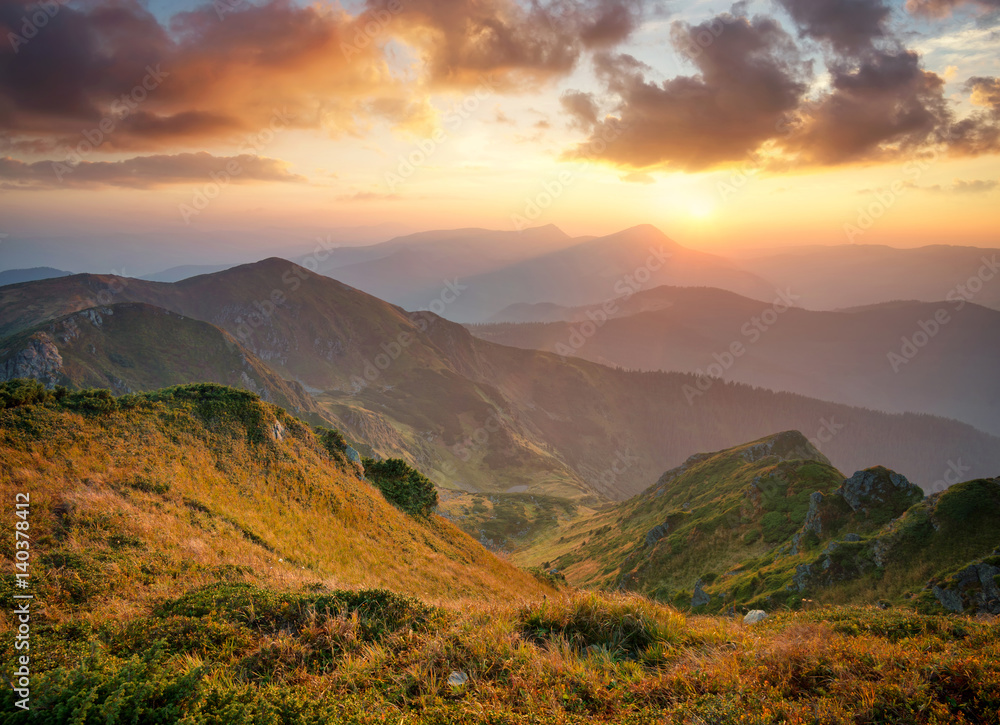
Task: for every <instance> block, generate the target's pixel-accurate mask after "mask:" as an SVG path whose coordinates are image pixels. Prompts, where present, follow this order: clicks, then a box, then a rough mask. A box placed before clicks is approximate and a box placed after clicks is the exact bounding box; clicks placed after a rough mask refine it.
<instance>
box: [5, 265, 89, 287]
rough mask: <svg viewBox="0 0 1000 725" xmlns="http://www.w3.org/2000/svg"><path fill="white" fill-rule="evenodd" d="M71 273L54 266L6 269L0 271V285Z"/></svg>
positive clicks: (65, 275) (66, 275) (63, 275)
mask: <svg viewBox="0 0 1000 725" xmlns="http://www.w3.org/2000/svg"><path fill="white" fill-rule="evenodd" d="M71 274H73V273H72V272H66V271H64V270H61V269H55V268H54V267H32V268H31V269H8V270H5V271H3V272H0V287H3V286H5V285H8V284H20V283H21V282H35V281H36V280H40V279H52V278H53V277H68V276H69V275H71Z"/></svg>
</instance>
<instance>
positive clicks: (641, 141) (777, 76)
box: [562, 0, 1000, 171]
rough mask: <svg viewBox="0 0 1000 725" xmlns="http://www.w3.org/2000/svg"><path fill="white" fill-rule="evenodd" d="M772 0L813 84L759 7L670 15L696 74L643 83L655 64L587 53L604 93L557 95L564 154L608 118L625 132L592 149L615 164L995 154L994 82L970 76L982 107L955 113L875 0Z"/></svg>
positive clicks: (595, 135)
mask: <svg viewBox="0 0 1000 725" xmlns="http://www.w3.org/2000/svg"><path fill="white" fill-rule="evenodd" d="M997 1H998V2H1000V0H997ZM779 2H780V4H781V5H782V6H783V7H784V8H785V9H786V10H787V11H788V13H789V15H790V16H791V18H792V19H793V21H794V22H795V24H796V27H797V28H798V30H799V35H800V36H801V37H805V38H809V39H811V40H814V41H817V42H820V43H822V44H823V46H824V48H825V51H826V52H825V53H824V60H825V64H826V71H827V75H828V77H829V82H828V83H824V84H823V85H818V84H817V82H816V81H817V79H816V77H815V75H814V73H813V68H812V64H811V62H810V61H807V60H805V56H803V55H802V51H801V49H800V48H799V47H798V45H797V44H796V42H795V40H794V39H793V38H792V37H791V36H789V35H788V34H787V33H785V31H784V30H782V28H781V26H780V25H778V24H777V22H776V21H775V20H773V19H772V18H768V17H763V16H754V17H753V18H752V19H748V18H746V17H741V16H738V15H732V14H723V15H719V16H717V17H715V18H714V19H712V20H710V21H708V22H706V23H702V24H700V25H695V26H691V25H686V24H683V23H674V24H673V26H672V33H671V40H672V42H673V45H674V47H675V48H676V49H677V50H678V51H679V52H681V53H682V54H684V55H685V56H687V58H688V59H689V60H690V61H691V62H692V63H693V64H694V65H695V66H696V69H697V71H698V72H697V74H696V75H690V76H683V75H682V76H677V77H674V78H672V79H669V80H667V81H664V82H661V83H655V82H652V81H650V80H648V78H649V77H650V76H652V75H653V74H654V73H655V71H653V69H651V68H649V67H648V66H645V65H643V64H641V63H639V62H638V61H636V60H635V59H634V58H631V57H630V56H626V55H621V54H619V55H612V54H607V53H604V54H597V55H596V56H595V67H596V70H597V76H598V79H599V80H600V81H602V83H603V85H604V87H605V90H606V92H607V95H609V96H611V97H614V98H617V102H616V103H614V105H611V106H610V107H609V108H608V110H607V112H606V113H603V114H602V110H601V109H600V108H598V107H597V103H596V100H595V98H596V97H595V96H594V95H592V94H585V93H580V92H573V93H571V94H567V95H566V96H564V97H563V99H562V100H563V106H564V109H565V110H566V111H567V113H568V114H569V115H570V117H571V118H572V119H573V121H574V123H575V124H576V125H578V126H582V127H584V128H585V129H587V130H588V131H589V138H588V140H587V143H586V144H584V145H581V146H577V147H576V148H574V149H570V150H569V151H568V152H567V153H566V154H565V156H566V157H569V158H573V157H578V156H580V155H582V152H581V149H582V148H583V147H584V146H590V147H593V145H594V144H595V143H597V140H598V139H599V138H601V137H605V138H606V137H607V128H606V127H607V126H608V124H609V123H611V122H614V123H615V124H619V123H620V124H621V125H622V126H623V127H625V128H626V129H627V131H626V132H625V133H623V134H622V135H621V138H620V139H618V140H616V141H614V142H613V143H610V144H608V147H607V149H606V151H605V152H604V154H603V156H602V157H601V158H602V160H603V161H604V162H605V163H608V164H611V165H613V166H618V167H621V168H625V169H646V170H649V169H655V168H659V169H665V168H670V169H677V170H684V171H700V170H705V169H711V168H714V167H719V166H726V165H731V164H735V163H741V162H745V161H746V160H747V159H748V158H750V159H751V160H752V161H753V163H754V164H755V165H756V166H758V167H760V168H771V169H787V168H792V167H827V166H838V165H845V164H871V163H885V162H891V161H897V160H900V159H905V158H909V157H913V156H918V155H925V154H928V153H934V152H942V151H943V152H946V153H949V154H951V155H954V156H975V155H981V154H989V153H995V152H997V151H1000V82H998V80H997V79H996V78H991V77H976V78H972V79H970V80H969V82H968V84H967V86H966V90H967V91H968V92H969V93H970V94H971V98H970V100H971V101H972V103H973V104H975V105H977V106H978V107H979V108H980V109H981V110H976V111H974V112H973V113H971V114H967V115H966V116H965V117H962V118H959V117H957V116H956V112H955V108H954V104H953V102H952V101H951V100H950V99H949V98H948V97H946V96H945V92H944V88H945V81H944V79H943V78H942V77H941V76H939V75H938V74H936V73H934V72H932V71H928V70H926V69H925V68H923V66H922V64H921V59H920V56H919V54H918V53H917V52H915V51H913V50H910V49H907V48H906V47H905V45H904V43H903V42H902V40H901V39H900V38H899V37H896V35H894V33H893V31H892V29H891V27H890V25H889V19H890V16H891V12H890V7H889V6H888V5H887V4H886V2H885V0H779ZM809 89H812V90H811V91H810V90H809ZM607 114H610V115H607ZM602 115H605V120H601V117H602Z"/></svg>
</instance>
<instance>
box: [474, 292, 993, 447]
mask: <svg viewBox="0 0 1000 725" xmlns="http://www.w3.org/2000/svg"><path fill="white" fill-rule="evenodd" d="M790 289H791V291H792V292H793V293H794V294H795V295H798V294H800V291H799V289H798V288H797V287H793V288H790ZM774 310H778V312H775V311H774ZM598 313H599V314H598ZM507 314H508V316H509V318H510V319H512V321H514V322H517V321H520V320H531V319H532V318H536V319H537V320H538V324H492V325H473V326H470V328H469V329H470V330H471V331H472V332H473V334H475V335H476V336H478V337H481V338H483V339H485V340H490V341H492V342H497V343H500V344H502V345H514V346H516V347H521V348H526V349H537V350H546V351H549V352H555V353H557V354H561V355H573V356H579V357H582V358H584V359H587V360H592V361H594V362H598V363H601V364H604V365H612V366H620V367H624V368H628V369H632V370H666V371H677V372H692V373H694V372H698V371H701V372H702V373H706V371H710V372H709V373H708V374H710V375H713V376H715V377H723V378H725V379H727V380H734V381H738V382H744V383H748V384H750V385H756V386H760V387H764V388H769V389H771V390H785V391H788V392H793V393H799V394H801V395H807V396H809V397H813V398H820V399H822V400H832V401H836V402H838V403H845V404H847V405H858V406H864V407H869V408H875V409H877V410H885V411H887V412H892V413H901V412H907V411H909V412H917V413H930V414H933V415H941V416H944V417H948V418H955V419H957V420H962V421H963V422H966V423H969V424H970V425H973V426H975V427H977V428H979V429H980V430H984V431H986V432H989V433H992V434H993V435H1000V380H998V378H997V376H996V375H995V374H994V371H995V367H996V361H997V360H998V359H1000V312H997V311H996V310H991V309H988V308H986V307H982V306H980V305H978V304H972V303H965V302H962V303H960V304H959V303H955V302H946V301H943V300H942V301H940V302H935V303H926V302H895V303H885V304H881V305H875V306H870V307H865V308H863V309H856V310H851V311H849V312H847V311H845V312H813V311H808V310H804V309H796V308H792V309H787V307H786V306H784V305H779V306H775V307H774V309H772V305H771V304H770V303H765V302H758V301H756V300H751V299H748V298H746V297H740V296H739V295H736V294H733V293H731V292H726V291H724V290H717V289H707V288H701V289H696V288H678V287H659V288H656V289H651V290H645V291H641V292H638V293H636V294H634V295H631V296H629V297H627V298H624V299H619V300H616V302H615V308H614V312H613V313H612V315H611V317H610V319H608V318H607V317H606V316H605V313H604V312H603V311H602V310H596V312H595V308H591V307H576V308H558V309H550V308H546V307H544V306H542V307H540V306H528V307H527V308H525V307H520V308H514V309H510V310H508V312H507ZM595 314H598V317H597V319H598V324H596V325H595V323H594V322H592V321H589V320H588V315H595ZM769 316H770V317H769ZM927 331H930V332H931V333H933V334H931V335H930V338H929V339H928V332H927ZM914 339H916V341H917V343H920V344H919V347H918V346H917V344H915V343H913V342H909V343H908V344H907V343H905V342H904V340H910V341H912V340H914ZM733 344H739V345H740V346H741V347H740V349H739V350H740V354H739V355H738V356H735V357H734V356H733V355H732V353H731V346H732V345H733ZM891 354H892V355H894V357H890V355H891ZM720 360H721V361H722V363H724V364H725V366H723V364H720V362H719V361H720Z"/></svg>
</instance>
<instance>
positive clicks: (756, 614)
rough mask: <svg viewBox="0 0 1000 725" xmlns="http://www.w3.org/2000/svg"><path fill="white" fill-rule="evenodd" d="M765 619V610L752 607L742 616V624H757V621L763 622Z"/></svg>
mask: <svg viewBox="0 0 1000 725" xmlns="http://www.w3.org/2000/svg"><path fill="white" fill-rule="evenodd" d="M765 619H767V612H765V611H764V610H763V609H754V610H752V611H750V612H747V615H746V616H745V617H743V623H744V624H757V622H763V621H764V620H765Z"/></svg>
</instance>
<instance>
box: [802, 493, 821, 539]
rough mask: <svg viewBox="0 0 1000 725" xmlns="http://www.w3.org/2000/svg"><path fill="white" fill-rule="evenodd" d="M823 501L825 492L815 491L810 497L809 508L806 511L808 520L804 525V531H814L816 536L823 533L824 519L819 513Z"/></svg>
mask: <svg viewBox="0 0 1000 725" xmlns="http://www.w3.org/2000/svg"><path fill="white" fill-rule="evenodd" d="M822 503H823V494H822V492H820V491H815V492H813V494H812V495H811V496H810V497H809V510H808V511H806V520H805V523H804V524H803V525H802V533H808V532H809V531H812V532H813V533H814V534H816V536H822V535H823V521H822V519H821V518H820V515H819V507H820V505H821V504H822Z"/></svg>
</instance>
